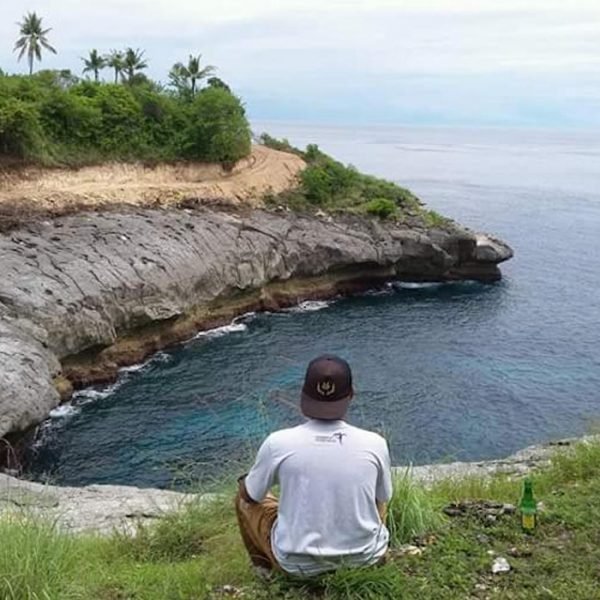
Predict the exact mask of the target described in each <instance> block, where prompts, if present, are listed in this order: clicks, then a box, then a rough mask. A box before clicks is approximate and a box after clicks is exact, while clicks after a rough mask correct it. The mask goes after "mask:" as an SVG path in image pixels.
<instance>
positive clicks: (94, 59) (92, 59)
mask: <svg viewBox="0 0 600 600" xmlns="http://www.w3.org/2000/svg"><path fill="white" fill-rule="evenodd" d="M81 60H82V61H83V64H84V67H83V72H84V73H90V72H91V73H94V81H95V82H96V83H98V75H99V73H100V71H101V70H102V69H104V67H106V58H104V56H102V55H100V54H98V50H96V49H94V50H91V51H90V56H89V58H83V57H82V58H81Z"/></svg>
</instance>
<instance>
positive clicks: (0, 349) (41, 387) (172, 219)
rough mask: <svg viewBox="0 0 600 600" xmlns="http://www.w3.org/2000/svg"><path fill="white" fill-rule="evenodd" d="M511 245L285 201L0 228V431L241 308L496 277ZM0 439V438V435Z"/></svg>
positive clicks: (33, 420) (128, 212) (41, 415)
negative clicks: (393, 285) (285, 207)
mask: <svg viewBox="0 0 600 600" xmlns="http://www.w3.org/2000/svg"><path fill="white" fill-rule="evenodd" d="M511 256H512V250H511V249H510V248H509V247H508V246H507V245H506V244H504V243H503V242H501V241H499V240H496V239H494V238H491V237H489V236H484V235H476V234H473V233H471V232H469V231H467V230H464V229H461V228H459V227H458V226H455V227H450V228H448V229H430V230H417V229H410V228H408V227H403V226H400V225H398V224H394V223H388V222H385V221H380V220H377V219H366V218H358V217H352V216H340V217H336V218H333V217H331V216H327V215H321V216H315V215H299V214H295V213H290V212H287V211H280V212H277V211H266V210H237V211H235V210H233V209H229V210H214V209H209V208H206V207H201V206H200V207H198V208H196V209H193V210H192V209H184V210H182V209H179V210H174V209H169V210H167V209H149V208H130V209H123V210H120V211H113V212H107V213H86V212H84V213H80V214H76V215H72V216H64V217H60V218H56V219H53V220H45V221H37V222H36V221H34V222H32V223H30V224H29V225H27V226H26V227H21V228H20V229H18V230H14V231H12V232H10V233H7V234H1V235H0V261H1V267H2V279H1V280H0V361H1V362H0V365H1V366H0V373H1V375H2V377H1V378H0V440H2V438H5V439H6V436H10V435H12V436H13V438H8V439H9V441H11V440H12V439H14V436H19V435H20V434H21V433H22V432H25V431H27V430H30V429H31V428H32V427H34V426H35V425H36V424H38V423H40V422H41V421H42V420H44V419H45V418H46V417H47V416H48V414H49V412H50V411H51V410H52V409H53V408H54V407H56V406H57V405H58V404H59V403H60V402H61V400H65V399H67V398H68V397H69V396H70V394H71V393H72V390H73V388H74V387H81V386H85V385H89V384H93V383H98V382H106V381H110V380H112V379H114V378H116V376H117V373H118V369H119V368H120V367H122V366H125V365H130V364H134V363H138V362H140V361H142V360H144V359H145V358H146V357H148V356H149V355H151V354H152V353H154V352H156V351H157V350H159V349H161V348H164V347H166V346H169V345H172V344H175V343H177V342H180V341H183V340H186V339H189V338H190V337H191V336H192V335H193V334H194V333H196V332H197V331H199V330H202V329H207V328H210V327H214V326H216V325H220V324H223V323H225V322H229V321H230V320H231V319H232V318H234V317H235V316H237V315H240V314H243V313H245V312H248V311H250V310H276V309H278V308H283V307H286V306H290V305H293V304H297V303H298V302H300V301H303V300H307V299H323V298H329V297H332V296H336V295H339V294H348V293H352V292H355V291H360V290H364V289H367V288H370V287H373V286H375V285H378V284H381V283H382V282H384V281H389V280H395V279H397V280H410V281H454V280H465V279H475V280H479V281H488V282H490V281H496V280H498V279H499V278H500V271H499V269H498V264H499V263H501V262H502V261H505V260H508V259H509V258H511ZM1 445H2V444H0V446H1Z"/></svg>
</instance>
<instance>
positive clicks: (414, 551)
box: [398, 544, 423, 556]
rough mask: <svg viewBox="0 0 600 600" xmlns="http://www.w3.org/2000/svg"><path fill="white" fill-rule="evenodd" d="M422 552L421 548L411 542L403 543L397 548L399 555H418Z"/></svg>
mask: <svg viewBox="0 0 600 600" xmlns="http://www.w3.org/2000/svg"><path fill="white" fill-rule="evenodd" d="M421 554H423V548H419V547H418V546H413V545H412V544H404V545H403V546H400V548H398V555H399V556H420V555H421Z"/></svg>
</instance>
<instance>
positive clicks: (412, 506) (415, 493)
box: [387, 468, 444, 546]
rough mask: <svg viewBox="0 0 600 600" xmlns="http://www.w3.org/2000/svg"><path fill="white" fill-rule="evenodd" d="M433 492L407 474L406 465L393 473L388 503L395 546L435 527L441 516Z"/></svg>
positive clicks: (392, 539)
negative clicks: (398, 471) (397, 472)
mask: <svg viewBox="0 0 600 600" xmlns="http://www.w3.org/2000/svg"><path fill="white" fill-rule="evenodd" d="M440 508H441V507H440V505H439V503H436V499H435V496H434V495H433V494H431V493H429V492H427V491H426V490H425V489H424V488H423V486H421V485H420V484H418V483H417V482H416V481H415V480H414V479H413V477H412V475H411V470H410V468H408V469H406V471H404V473H401V474H397V475H395V477H394V496H393V498H392V501H391V502H390V503H389V505H388V517H387V526H388V529H389V530H390V540H391V544H392V545H395V546H399V545H401V544H406V543H408V542H411V541H412V540H413V539H414V538H416V537H419V536H422V535H424V534H426V533H430V532H431V531H435V530H436V529H439V528H440V527H441V526H442V525H443V523H444V517H443V515H442V512H441V510H440Z"/></svg>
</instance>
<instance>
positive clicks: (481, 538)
mask: <svg viewBox="0 0 600 600" xmlns="http://www.w3.org/2000/svg"><path fill="white" fill-rule="evenodd" d="M476 539H477V541H478V542H479V543H480V544H489V543H490V536H489V535H485V533H479V534H477V538H476Z"/></svg>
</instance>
